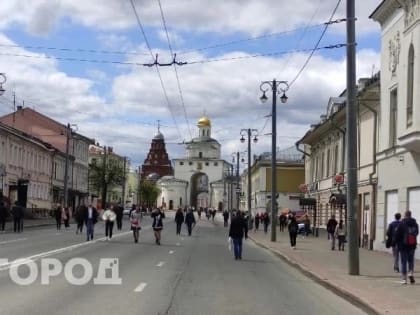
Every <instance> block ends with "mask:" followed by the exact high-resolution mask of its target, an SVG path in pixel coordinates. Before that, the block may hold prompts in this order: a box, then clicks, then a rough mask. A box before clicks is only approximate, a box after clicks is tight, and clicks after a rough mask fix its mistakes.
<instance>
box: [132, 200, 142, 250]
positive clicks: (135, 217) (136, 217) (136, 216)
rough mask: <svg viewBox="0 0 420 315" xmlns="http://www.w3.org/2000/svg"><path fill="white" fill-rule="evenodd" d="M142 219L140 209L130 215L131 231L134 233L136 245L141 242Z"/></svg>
mask: <svg viewBox="0 0 420 315" xmlns="http://www.w3.org/2000/svg"><path fill="white" fill-rule="evenodd" d="M141 219H142V213H141V211H140V208H139V207H137V208H136V209H135V210H134V211H131V213H130V223H131V230H132V231H133V237H134V243H138V242H139V231H140V230H141V227H140V223H141Z"/></svg>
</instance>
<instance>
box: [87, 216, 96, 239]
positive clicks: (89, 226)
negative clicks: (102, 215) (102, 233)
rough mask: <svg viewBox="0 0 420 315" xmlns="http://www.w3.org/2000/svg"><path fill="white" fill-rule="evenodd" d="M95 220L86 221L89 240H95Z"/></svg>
mask: <svg viewBox="0 0 420 315" xmlns="http://www.w3.org/2000/svg"><path fill="white" fill-rule="evenodd" d="M93 226H94V224H93V220H92V219H88V220H87V222H86V233H87V240H88V241H91V240H93Z"/></svg>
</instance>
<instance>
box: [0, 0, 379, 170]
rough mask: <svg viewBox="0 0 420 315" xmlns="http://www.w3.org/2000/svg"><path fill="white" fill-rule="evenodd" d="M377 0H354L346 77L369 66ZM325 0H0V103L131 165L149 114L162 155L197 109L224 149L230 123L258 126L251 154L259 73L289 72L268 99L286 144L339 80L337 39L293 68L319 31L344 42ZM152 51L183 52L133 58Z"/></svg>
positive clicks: (146, 133) (185, 132) (263, 118)
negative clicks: (72, 130)
mask: <svg viewBox="0 0 420 315" xmlns="http://www.w3.org/2000/svg"><path fill="white" fill-rule="evenodd" d="M380 2H381V1H380V0H363V1H356V16H357V22H356V37H357V77H358V78H361V77H370V76H372V74H373V73H375V72H377V71H378V70H379V69H380V28H379V25H378V23H377V22H374V21H373V20H370V19H369V15H370V14H371V13H372V12H373V10H374V9H375V8H376V7H377V6H378V5H379V3H380ZM337 3H338V1H337V0H297V1H284V0H280V1H279V0H259V1H256V0H223V1H222V0H214V1H205V0H194V1H193V0H107V1H103V0H83V1H82V0H31V1H30V2H26V1H20V0H3V1H1V2H0V72H2V73H5V74H6V77H7V81H6V83H4V84H3V88H4V89H6V92H5V93H4V95H3V96H1V97H0V115H4V114H7V113H10V112H12V111H13V97H14V95H15V98H16V105H23V106H25V107H31V108H34V109H35V110H37V111H39V112H41V113H43V114H46V115H48V116H50V117H52V118H53V119H56V120H58V121H60V122H61V123H63V124H67V123H71V124H77V131H78V132H79V133H81V134H83V135H85V136H87V137H90V138H94V139H95V141H96V142H98V143H100V144H101V145H107V146H112V147H113V148H114V151H115V152H116V153H118V154H120V155H122V156H127V157H128V158H129V159H130V161H131V166H132V167H136V166H138V165H141V164H142V162H143V161H144V158H145V155H146V154H147V152H148V151H149V148H150V142H151V139H152V138H153V136H154V134H155V133H156V131H157V124H158V121H160V124H161V132H162V133H163V134H164V136H165V141H166V147H167V151H168V153H169V157H170V158H171V159H174V158H180V157H183V156H184V152H185V151H184V150H185V148H184V146H183V145H182V143H183V142H185V141H189V140H190V139H191V138H192V137H196V136H197V135H198V129H197V126H196V124H197V121H198V119H199V118H200V117H201V116H202V115H203V114H204V113H205V114H206V115H207V116H208V117H209V118H210V119H211V122H212V136H213V138H215V139H217V140H218V141H219V142H220V143H221V145H222V157H223V158H225V159H226V160H228V161H230V160H231V157H232V153H234V152H237V151H244V150H246V144H242V143H241V142H240V141H239V140H240V137H241V136H240V132H241V130H242V129H248V128H252V129H257V130H258V133H259V136H258V140H259V141H258V143H256V144H253V145H252V153H253V154H261V153H262V152H267V151H270V150H271V136H270V132H271V117H269V115H270V113H271V102H272V100H271V94H270V95H268V96H269V100H268V102H267V103H266V104H261V102H260V100H259V98H260V96H261V91H260V85H261V82H263V81H271V80H273V79H274V78H275V79H277V80H280V81H287V82H288V83H289V88H288V90H287V92H286V94H287V96H288V101H287V103H286V104H281V103H280V102H278V106H277V147H279V148H280V149H281V148H287V147H290V146H292V145H294V143H295V142H296V141H297V140H299V139H300V138H301V137H302V136H303V135H304V134H305V132H306V131H307V130H308V129H309V126H310V125H311V124H314V123H317V122H319V120H320V119H319V116H320V115H322V114H324V113H325V112H326V108H327V103H328V99H329V98H330V97H335V96H338V95H339V94H340V93H341V92H342V91H343V90H344V89H345V86H346V48H345V47H341V48H325V49H319V50H316V51H315V53H314V54H313V56H312V58H311V59H310V60H309V63H308V64H307V66H306V67H304V68H303V66H304V64H305V62H306V61H307V60H308V57H309V55H310V53H311V52H312V49H314V47H316V44H317V42H318V41H319V40H320V38H321V34H322V33H323V32H325V34H324V36H323V37H322V39H321V41H320V43H319V47H328V46H335V45H339V44H345V43H346V28H345V22H341V23H333V24H330V25H329V26H328V27H327V28H326V27H325V24H324V23H325V22H328V21H329V20H331V16H332V14H333V11H334V9H335V8H336V6H337ZM133 6H134V7H133ZM345 10H346V1H345V0H343V1H341V2H340V4H339V6H338V9H337V11H336V12H335V14H334V15H333V18H332V20H337V19H342V18H345V16H346V11H345ZM136 14H137V17H138V19H137V17H136ZM165 26H166V30H165ZM325 28H326V31H325ZM166 31H167V32H166ZM168 38H169V41H168ZM156 54H157V55H158V59H157V61H158V62H160V63H171V61H172V60H174V54H176V59H175V61H177V62H179V63H184V62H185V63H186V64H184V65H172V66H161V67H156V66H152V67H149V66H145V64H146V65H147V64H151V63H153V62H155V58H156V57H155V56H156ZM302 68H303V71H301V70H302ZM282 87H285V85H282ZM267 116H268V117H267Z"/></svg>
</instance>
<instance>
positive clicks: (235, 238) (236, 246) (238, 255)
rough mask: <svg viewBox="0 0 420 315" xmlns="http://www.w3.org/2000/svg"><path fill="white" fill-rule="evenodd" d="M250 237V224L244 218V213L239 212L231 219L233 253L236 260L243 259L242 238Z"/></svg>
mask: <svg viewBox="0 0 420 315" xmlns="http://www.w3.org/2000/svg"><path fill="white" fill-rule="evenodd" d="M244 237H245V239H247V238H248V226H247V223H246V221H245V220H244V219H243V216H242V213H241V212H240V211H238V212H237V214H236V215H235V216H233V217H232V220H231V221H230V228H229V238H231V239H232V242H233V253H234V255H235V260H238V259H239V260H241V259H242V239H243V238H244Z"/></svg>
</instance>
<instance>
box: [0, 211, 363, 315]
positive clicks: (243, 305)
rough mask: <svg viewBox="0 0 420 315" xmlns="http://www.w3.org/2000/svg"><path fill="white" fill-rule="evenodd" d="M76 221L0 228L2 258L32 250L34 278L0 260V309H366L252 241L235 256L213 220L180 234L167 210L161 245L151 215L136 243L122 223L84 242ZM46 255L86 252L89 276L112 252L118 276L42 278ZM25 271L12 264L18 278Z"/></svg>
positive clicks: (61, 257)
mask: <svg viewBox="0 0 420 315" xmlns="http://www.w3.org/2000/svg"><path fill="white" fill-rule="evenodd" d="M74 228H75V227H74V226H72V228H71V230H68V231H66V230H62V231H60V232H57V231H56V230H55V229H54V228H52V227H50V228H42V229H31V230H30V231H29V230H27V231H25V232H24V233H22V234H17V235H16V234H2V235H0V258H11V259H16V258H25V257H31V258H32V259H33V260H34V261H35V265H34V266H35V268H36V270H37V271H38V276H37V277H36V278H34V282H33V283H32V284H29V285H27V286H22V285H17V284H15V283H14V282H13V281H12V279H11V277H12V276H11V270H16V268H14V267H11V266H10V265H5V264H3V265H2V263H0V314H1V315H3V314H5V315H21V314H22V315H23V314H25V315H27V314H31V315H37V314H39V315H41V314H42V315H49V314H54V315H55V314H60V315H67V314H68V315H70V314H72V315H73V314H124V315H125V314H141V315H143V314H144V315H149V314H150V315H158V314H180V315H181V314H182V315H190V314H191V315H206V314H212V315H213V314H217V315H218V314H220V315H222V314H229V315H230V314H232V315H233V314H264V315H265V314H267V315H269V314H276V315H278V314H302V315H303V314H322V315H326V314H352V315H353V314H364V313H363V312H362V311H361V310H360V309H358V308H356V307H355V306H353V305H351V304H350V303H348V302H347V301H345V300H343V299H341V298H340V297H338V296H336V295H334V294H333V293H331V292H330V291H328V290H326V289H324V288H323V287H321V286H319V285H318V284H316V283H314V282H313V281H312V280H310V279H308V278H306V277H305V276H303V275H301V274H300V273H299V272H298V271H296V270H295V269H293V268H291V267H289V266H288V265H287V264H285V263H283V262H282V261H281V260H279V259H278V258H277V257H275V256H274V255H272V254H271V253H269V252H268V251H266V250H264V249H261V248H259V247H258V246H256V245H254V244H253V243H252V242H251V241H246V243H245V244H244V253H243V260H241V261H235V260H234V259H233V255H232V253H231V252H229V250H228V246H227V229H226V228H224V227H223V225H222V224H220V223H217V222H216V223H212V222H208V221H207V220H202V221H200V222H199V224H198V226H197V227H196V228H195V230H194V231H193V236H191V237H188V236H186V235H185V232H186V231H185V230H183V233H184V235H181V237H179V236H176V235H175V225H174V223H173V219H172V218H170V215H169V218H167V219H166V222H165V229H164V232H163V237H162V245H161V246H158V245H156V244H155V243H154V238H153V232H152V230H151V228H150V219H149V218H147V219H145V221H144V223H143V229H142V231H141V232H140V242H139V243H138V244H135V243H134V242H133V240H132V236H131V234H130V233H129V232H128V231H127V228H128V223H127V222H125V229H123V231H116V233H117V234H118V233H120V234H119V235H116V236H115V237H114V238H113V239H112V240H111V241H106V240H103V239H102V238H103V236H104V235H103V232H104V231H103V224H102V223H98V224H97V226H96V241H95V242H85V241H84V238H85V235H84V234H83V236H81V235H75V233H74ZM46 258H49V259H51V258H56V259H58V261H60V262H61V263H63V265H66V264H67V265H69V264H68V262H69V261H72V259H73V258H83V259H86V261H88V262H89V263H90V264H91V265H92V266H93V277H96V276H98V274H102V273H101V272H98V270H99V269H100V259H101V258H102V259H103V258H116V259H118V263H117V264H115V265H114V266H116V267H115V269H114V270H118V276H119V278H121V281H122V283H121V284H113V285H111V284H108V285H95V284H94V281H93V280H91V281H88V282H87V284H85V285H80V286H79V285H74V284H70V283H69V282H68V280H67V279H66V277H65V275H64V274H65V273H64V272H60V273H59V274H58V275H57V276H52V277H51V278H50V283H49V284H48V285H44V284H41V274H42V275H45V274H46V273H45V268H44V269H42V268H41V262H42V263H45V260H44V261H43V259H46ZM73 261H74V260H73ZM28 270H29V269H28V268H27V267H25V266H23V267H20V268H18V269H17V271H18V274H19V275H20V276H21V277H22V278H25V277H26V276H28V274H29V271H28ZM41 270H42V272H41ZM72 275H73V276H74V277H76V278H77V277H79V278H81V277H83V275H85V272H84V270H83V268H81V267H80V266H76V267H74V269H73V273H72ZM106 275H107V277H109V276H110V275H111V271H110V270H108V271H107V273H106ZM114 275H115V273H114ZM117 278H118V277H117ZM44 280H45V279H44ZM88 280H89V279H88Z"/></svg>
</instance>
